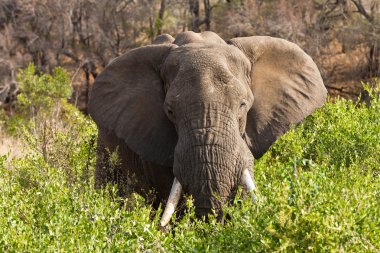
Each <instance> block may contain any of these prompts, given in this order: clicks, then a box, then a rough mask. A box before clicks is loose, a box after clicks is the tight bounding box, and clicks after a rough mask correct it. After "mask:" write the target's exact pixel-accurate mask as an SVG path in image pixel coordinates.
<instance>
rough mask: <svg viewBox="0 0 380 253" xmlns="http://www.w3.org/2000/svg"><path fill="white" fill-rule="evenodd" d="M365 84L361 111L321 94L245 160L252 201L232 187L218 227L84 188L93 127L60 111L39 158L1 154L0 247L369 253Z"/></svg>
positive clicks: (377, 146) (379, 160) (373, 231)
mask: <svg viewBox="0 0 380 253" xmlns="http://www.w3.org/2000/svg"><path fill="white" fill-rule="evenodd" d="M369 91H370V92H371V93H372V101H371V106H370V107H366V106H364V105H359V104H357V103H354V102H352V101H347V100H343V99H338V100H337V101H335V102H334V103H332V102H331V101H328V102H327V103H326V104H325V105H324V106H323V107H322V108H320V109H319V110H318V111H317V112H315V113H314V114H313V115H311V116H310V117H308V118H307V119H306V120H305V122H304V123H303V124H301V125H299V126H296V127H294V128H293V129H292V130H291V131H289V132H288V133H287V134H285V135H284V136H283V137H282V138H281V139H280V140H279V141H277V142H276V144H275V145H274V146H273V147H272V148H271V149H270V151H269V152H267V153H266V154H265V156H263V157H262V158H261V159H260V160H258V161H255V178H256V183H257V185H258V189H259V190H260V192H259V196H258V197H259V200H258V203H257V204H253V203H252V202H251V200H250V198H248V197H244V196H241V194H240V193H239V197H238V198H237V199H236V200H235V205H234V206H230V207H226V208H225V213H228V214H229V216H231V219H229V220H227V221H226V222H225V224H220V223H218V222H217V221H216V219H215V218H213V217H210V221H209V222H208V223H205V222H203V221H200V220H196V219H195V218H194V208H193V206H192V202H191V200H189V201H188V209H187V211H186V212H185V214H184V217H183V218H181V219H179V220H177V221H175V223H174V225H172V227H171V228H172V230H171V231H170V232H162V231H160V230H159V229H158V220H159V218H160V214H161V210H158V212H153V211H152V210H151V207H150V206H149V205H146V204H144V202H143V200H142V199H141V197H139V196H137V195H132V196H130V197H129V199H128V200H127V201H121V199H120V198H119V197H117V195H116V194H115V193H116V192H117V189H116V186H112V185H110V186H109V189H105V190H95V189H94V187H93V177H92V169H93V167H94V159H95V152H94V151H93V150H94V147H93V146H92V144H90V143H91V140H93V139H94V138H95V136H96V134H95V133H96V132H95V127H94V124H93V123H92V122H91V121H90V120H89V119H87V118H85V117H84V116H81V115H80V114H79V113H78V112H77V111H76V109H75V108H72V107H69V108H68V109H67V113H62V114H61V116H62V117H60V120H61V121H63V122H65V123H61V124H63V125H64V126H67V127H65V128H64V129H65V130H62V129H58V130H57V131H54V132H53V134H54V136H53V137H52V138H54V139H55V140H56V141H57V144H56V145H55V144H49V145H48V147H49V152H48V153H47V154H48V155H47V157H45V156H44V154H43V152H31V153H29V154H28V155H27V156H25V157H24V158H21V159H13V160H11V161H8V160H7V159H6V157H0V251H10V252H19V251H21V252H24V251H68V252H71V251H75V252H77V251H79V252H88V251H91V252H92V251H95V252H119V251H121V252H124V251H131V252H136V251H137V252H143V251H144V252H145V251H153V252H168V251H169V252H171V251H178V252H267V251H269V252H273V251H286V252H288V251H289V252H295V251H297V252H303V251H312V252H330V251H349V252H378V251H379V250H380V191H379V189H380V179H379V175H378V173H379V166H380V157H379V155H378V154H380V129H379V128H380V117H379V116H378V115H379V107H380V99H379V97H378V95H376V92H373V91H374V90H372V89H370V90H369ZM62 108H66V107H62ZM62 112H66V109H62ZM63 115H66V116H63ZM48 126H49V127H52V126H50V125H48ZM22 133H24V134H25V132H22ZM26 133H31V132H26ZM24 134H22V135H21V136H22V137H23V138H29V137H25V135H24ZM33 138H34V137H33ZM30 143H33V142H30ZM61 154H64V155H61ZM46 158H47V159H46ZM87 161H90V162H87ZM86 166H87V167H88V168H90V169H89V170H88V171H87V173H88V174H89V176H88V177H86V180H83V178H84V177H83V176H82V175H83V171H84V169H83V168H85V167H86ZM68 175H72V176H68ZM73 178H74V180H73ZM120 203H122V204H120ZM129 205H133V206H134V208H128V206H129ZM152 214H153V217H154V218H153V220H152V219H151V218H150V217H151V216H152Z"/></svg>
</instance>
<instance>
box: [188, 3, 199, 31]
mask: <svg viewBox="0 0 380 253" xmlns="http://www.w3.org/2000/svg"><path fill="white" fill-rule="evenodd" d="M189 4H190V13H191V30H192V31H194V32H200V29H199V26H200V20H199V0H189Z"/></svg>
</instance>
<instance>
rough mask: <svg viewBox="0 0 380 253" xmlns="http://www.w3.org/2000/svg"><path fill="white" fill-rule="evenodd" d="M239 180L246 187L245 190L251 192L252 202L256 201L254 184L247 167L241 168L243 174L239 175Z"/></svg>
mask: <svg viewBox="0 0 380 253" xmlns="http://www.w3.org/2000/svg"><path fill="white" fill-rule="evenodd" d="M241 182H242V184H243V185H244V186H245V187H247V190H248V191H249V192H250V193H251V194H252V199H253V202H256V200H257V197H256V195H255V190H256V185H255V182H254V181H253V179H252V177H251V174H249V171H248V170H247V169H244V170H243V175H241Z"/></svg>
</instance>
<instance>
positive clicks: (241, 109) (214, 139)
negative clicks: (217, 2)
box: [88, 32, 327, 226]
mask: <svg viewBox="0 0 380 253" xmlns="http://www.w3.org/2000/svg"><path fill="white" fill-rule="evenodd" d="M326 94H327V91H326V89H325V87H324V84H323V81H322V78H321V75H320V73H319V71H318V68H317V66H316V65H315V63H314V62H313V60H312V59H311V58H310V57H309V56H308V55H307V54H306V53H305V52H304V51H302V50H301V49H300V48H299V47H298V46H297V45H295V44H293V43H291V42H288V41H286V40H283V39H278V38H272V37H265V36H252V37H242V38H234V39H231V40H229V41H228V42H225V41H224V40H223V39H221V38H220V37H219V36H218V35H216V34H215V33H212V32H203V33H193V32H184V33H180V34H178V35H177V36H176V37H175V39H174V38H173V37H171V36H170V35H161V36H159V37H158V38H157V39H156V40H155V41H154V42H153V45H149V46H145V47H140V48H137V49H134V50H131V51H130V52H128V53H126V54H124V55H122V56H120V57H118V58H116V59H115V60H114V61H112V62H111V63H110V64H109V65H108V66H107V67H106V68H105V69H104V71H103V72H102V73H101V74H100V75H99V76H98V77H97V79H96V80H95V83H94V86H93V89H92V91H91V96H90V100H89V105H88V106H89V113H90V115H91V116H92V118H93V119H94V121H95V122H96V124H97V126H98V129H99V135H98V150H97V156H98V159H97V168H96V182H97V184H98V185H104V184H106V183H107V182H109V181H114V182H115V181H116V182H118V183H119V184H120V188H121V190H122V189H123V188H124V187H130V188H132V189H133V190H134V191H137V192H138V193H141V194H144V195H145V196H148V195H149V194H148V193H149V192H151V190H152V189H153V190H154V194H153V196H154V198H155V200H156V203H164V204H166V209H165V211H164V214H163V217H162V219H161V225H162V226H165V225H166V224H167V223H168V221H169V220H170V217H171V215H172V213H173V211H174V210H175V209H176V205H177V203H178V201H179V199H180V198H181V196H182V195H183V194H190V195H192V196H193V199H194V205H195V211H196V214H197V215H205V214H207V213H210V212H211V210H214V211H215V212H217V213H218V212H219V211H220V210H221V207H222V205H224V204H226V203H229V202H231V200H233V198H234V197H235V194H236V191H237V188H238V187H239V185H241V184H242V185H245V186H246V187H247V188H248V190H250V191H251V190H252V189H253V188H254V183H253V180H252V178H251V175H252V170H253V157H255V158H259V157H261V156H262V155H263V154H264V153H265V152H266V151H267V150H268V148H269V147H270V146H271V145H272V144H273V142H275V141H276V139H277V138H278V137H279V136H281V135H282V134H284V133H285V132H286V131H287V130H288V129H289V127H290V125H291V124H296V123H299V122H300V121H301V120H302V119H304V118H305V117H306V116H307V115H309V114H310V113H312V112H313V111H314V110H315V109H316V108H318V107H320V106H321V105H322V104H323V103H324V101H325V98H326ZM115 150H116V151H118V152H119V157H120V159H121V161H120V164H119V165H118V166H117V168H116V169H113V170H110V169H109V167H110V165H109V161H108V160H109V157H108V156H109V153H110V152H112V151H115ZM131 175H133V178H134V180H129V181H128V182H127V179H128V177H131ZM123 182H127V184H128V185H127V186H126V185H124V184H123ZM149 196H150V195H149Z"/></svg>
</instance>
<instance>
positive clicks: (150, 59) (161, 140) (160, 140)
mask: <svg viewBox="0 0 380 253" xmlns="http://www.w3.org/2000/svg"><path fill="white" fill-rule="evenodd" d="M174 47H176V46H173V45H152V46H146V47H141V48H137V49H134V50H132V51H130V52H128V53H126V54H124V55H122V56H120V57H118V58H116V59H115V60H114V61H113V62H111V63H110V64H109V65H108V66H107V67H106V68H105V69H104V71H103V72H102V73H101V74H100V75H99V76H98V77H97V78H96V80H95V83H94V86H93V88H92V91H91V95H90V100H89V104H88V110H89V113H90V115H91V116H92V118H93V119H94V121H95V122H96V123H97V125H98V126H99V127H101V128H105V129H108V130H109V131H114V132H115V134H116V135H117V136H118V137H119V138H121V139H123V140H124V141H125V143H126V144H127V146H128V147H129V148H130V149H131V150H133V151H134V152H136V153H137V154H138V155H140V156H141V157H142V158H143V159H144V160H147V161H150V162H153V163H156V164H160V165H164V166H172V164H173V154H174V147H175V145H176V142H177V133H176V131H175V128H174V126H173V125H172V123H171V122H170V121H169V119H168V118H167V117H166V115H165V113H164V110H163V103H164V99H165V92H164V88H163V82H162V79H161V77H160V68H161V65H162V64H163V62H164V61H165V59H166V57H167V55H168V54H169V53H170V50H171V49H172V48H174Z"/></svg>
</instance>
